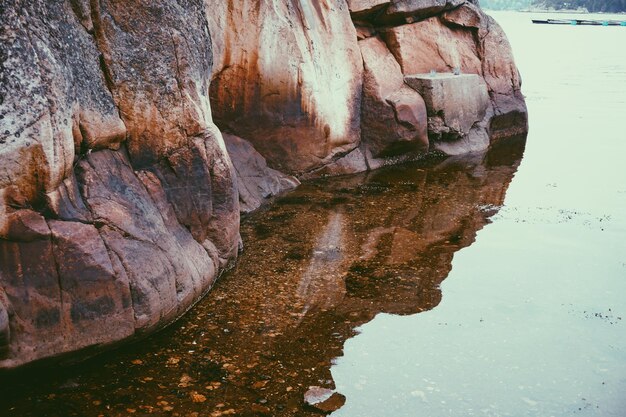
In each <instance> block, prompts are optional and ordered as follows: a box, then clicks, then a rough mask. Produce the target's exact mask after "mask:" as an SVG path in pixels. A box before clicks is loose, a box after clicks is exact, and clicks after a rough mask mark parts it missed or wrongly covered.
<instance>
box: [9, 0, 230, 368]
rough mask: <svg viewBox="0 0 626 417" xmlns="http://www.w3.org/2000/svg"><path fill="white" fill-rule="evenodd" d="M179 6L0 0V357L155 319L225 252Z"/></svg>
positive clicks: (119, 332)
mask: <svg viewBox="0 0 626 417" xmlns="http://www.w3.org/2000/svg"><path fill="white" fill-rule="evenodd" d="M183 3H184V4H183ZM183 3H180V2H176V1H165V2H160V3H159V4H150V5H148V4H147V3H142V2H137V1H131V2H125V3H120V2H115V1H101V2H90V3H89V2H86V1H76V2H69V1H62V0H55V1H51V2H40V1H37V2H22V1H18V2H14V3H13V4H11V5H7V7H3V8H1V9H0V13H1V15H0V17H1V19H0V23H1V25H2V29H3V32H2V35H1V36H2V46H1V48H2V50H1V52H2V56H3V66H2V72H1V74H0V75H1V81H2V82H1V83H0V93H1V97H2V100H1V101H0V115H1V116H2V117H0V124H1V125H2V126H1V127H2V129H1V130H2V132H1V133H0V142H1V143H0V145H1V146H0V238H1V239H0V295H2V297H0V351H1V352H2V353H1V355H2V356H0V368H12V367H16V366H19V365H21V364H24V363H28V362H31V361H34V360H38V359H42V358H47V357H54V356H58V355H61V354H64V353H67V352H72V351H77V350H81V349H83V348H87V347H94V346H98V347H102V346H106V345H109V344H111V343H115V342H117V341H119V340H123V339H125V338H128V337H131V336H133V335H134V334H137V333H144V332H148V331H151V330H154V329H156V328H159V327H162V326H163V325H165V324H167V323H169V322H171V321H172V320H174V319H175V318H177V317H178V316H180V315H181V314H182V313H184V312H185V311H186V310H187V309H188V308H189V307H190V306H191V305H192V304H193V303H195V302H196V301H197V300H198V299H199V298H200V297H201V296H202V295H203V294H204V293H205V292H206V291H207V290H208V289H209V288H210V287H211V285H212V283H213V282H214V280H215V279H216V277H217V275H218V274H219V272H220V271H221V270H222V269H223V268H225V267H226V266H227V264H228V263H229V262H231V261H232V260H233V259H234V257H235V256H236V254H237V251H238V248H239V240H240V239H239V231H238V226H239V205H238V200H237V191H236V183H235V178H234V170H233V167H232V164H231V163H230V160H229V158H228V154H227V152H226V148H225V145H224V143H223V140H222V137H221V134H220V132H219V131H218V130H217V128H216V126H215V125H214V124H213V122H212V119H211V112H210V107H209V99H208V90H209V82H210V74H211V43H210V37H209V33H208V29H207V22H206V16H205V14H204V4H203V3H202V2H201V1H200V0H198V1H194V0H189V1H185V2H183ZM4 57H6V58H7V59H6V60H5V59H4ZM120 142H123V143H122V144H121V145H120ZM107 148H109V149H107ZM7 321H8V324H7V323H6V322H7ZM9 330H10V331H9ZM96 350H97V349H92V350H91V351H92V352H94V351H96Z"/></svg>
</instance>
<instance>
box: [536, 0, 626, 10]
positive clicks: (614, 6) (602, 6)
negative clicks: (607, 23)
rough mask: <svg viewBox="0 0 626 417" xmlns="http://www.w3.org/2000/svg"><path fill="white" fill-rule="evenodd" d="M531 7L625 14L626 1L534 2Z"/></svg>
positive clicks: (541, 0)
mask: <svg viewBox="0 0 626 417" xmlns="http://www.w3.org/2000/svg"><path fill="white" fill-rule="evenodd" d="M533 6H545V7H547V8H554V9H578V8H585V9H587V10H589V11H590V12H608V13H616V12H626V0H567V1H563V0H535V1H533Z"/></svg>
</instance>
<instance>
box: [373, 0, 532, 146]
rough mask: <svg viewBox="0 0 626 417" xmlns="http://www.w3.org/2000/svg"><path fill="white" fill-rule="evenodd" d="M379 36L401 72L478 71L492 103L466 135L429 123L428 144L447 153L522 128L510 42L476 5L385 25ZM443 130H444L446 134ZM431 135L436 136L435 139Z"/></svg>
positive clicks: (521, 102)
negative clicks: (391, 25) (448, 131)
mask: <svg viewBox="0 0 626 417" xmlns="http://www.w3.org/2000/svg"><path fill="white" fill-rule="evenodd" d="M381 33H382V37H383V39H384V40H385V43H386V44H387V46H388V47H389V50H390V51H391V53H392V54H393V55H394V57H395V58H396V59H397V61H398V63H399V64H400V66H401V68H402V72H403V74H405V75H407V76H412V75H415V74H426V73H431V72H432V71H434V72H436V73H452V72H454V71H459V72H460V73H462V74H476V75H478V76H480V77H481V78H482V79H484V81H485V84H486V86H487V91H488V94H489V99H490V105H489V107H488V109H487V110H486V112H485V115H484V118H483V120H481V121H480V123H478V124H477V125H476V126H475V128H474V129H473V131H472V132H471V133H470V136H463V135H456V138H457V139H460V140H456V141H455V140H452V141H451V140H450V139H454V138H453V137H450V136H447V138H446V140H440V139H442V138H443V136H442V135H440V134H439V133H440V132H438V131H437V129H439V128H445V126H443V125H441V124H436V123H431V125H430V126H431V129H430V131H429V134H430V136H431V142H432V143H431V145H432V146H433V147H434V148H436V149H439V150H442V151H444V152H446V153H449V154H459V153H464V152H469V151H472V152H473V151H476V150H478V149H480V148H485V147H486V146H488V145H489V143H490V142H493V141H495V140H498V139H500V138H502V137H507V136H514V135H517V134H522V133H525V132H526V131H527V130H528V126H527V110H526V104H525V102H524V98H523V96H522V94H521V90H520V88H521V79H520V76H519V72H518V70H517V67H516V66H515V62H514V59H513V54H512V51H511V47H510V45H509V43H508V41H507V39H506V36H505V34H504V32H503V31H502V29H501V28H500V26H498V24H497V23H496V22H495V21H494V20H493V19H492V18H491V17H489V16H487V15H486V14H485V13H484V12H483V11H482V10H481V9H480V8H479V7H478V6H476V5H474V4H472V3H469V2H468V3H464V4H462V5H461V6H459V7H457V8H454V9H453V10H450V11H446V12H445V13H443V14H441V15H438V16H433V17H430V18H427V19H425V20H422V21H419V22H415V23H410V24H404V25H400V26H394V27H389V28H385V29H384V30H382V32H381ZM444 136H445V135H444ZM433 138H434V139H433Z"/></svg>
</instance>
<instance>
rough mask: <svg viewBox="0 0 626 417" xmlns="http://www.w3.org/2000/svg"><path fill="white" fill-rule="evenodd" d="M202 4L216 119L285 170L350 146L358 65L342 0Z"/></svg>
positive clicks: (356, 128)
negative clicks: (211, 57) (210, 38)
mask: <svg viewBox="0 0 626 417" xmlns="http://www.w3.org/2000/svg"><path fill="white" fill-rule="evenodd" d="M207 10H208V12H207V15H208V16H209V21H210V23H211V25H210V28H211V34H212V36H213V43H214V50H215V51H216V54H215V67H214V68H215V69H214V71H215V76H214V79H213V83H212V85H211V100H212V102H211V104H212V109H213V113H214V117H215V120H216V121H217V123H218V124H219V126H220V127H222V128H223V129H224V130H227V131H229V132H231V133H233V134H235V135H237V136H240V137H242V138H244V139H246V140H248V141H250V142H251V143H252V144H253V145H254V147H255V148H256V149H257V150H258V151H259V152H260V153H261V155H263V156H264V157H265V158H267V160H268V162H269V164H270V166H271V167H273V168H276V169H279V170H281V171H283V172H286V173H289V174H301V173H303V172H307V171H310V170H314V169H316V168H320V167H322V166H323V165H326V164H328V163H330V162H332V161H333V160H334V159H337V158H338V157H339V156H342V155H345V154H347V153H349V152H350V151H352V150H353V149H355V148H356V147H357V146H358V144H359V140H360V123H359V122H360V118H359V115H360V103H361V73H362V68H363V65H362V62H361V54H360V53H359V48H358V45H357V41H356V33H355V29H354V25H353V24H352V21H351V20H350V13H349V11H348V7H347V5H346V3H345V1H344V0H326V1H309V0H296V1H287V2H285V1H279V0H263V1H259V0H236V1H229V2H225V1H222V0H207ZM242 28H245V30H242Z"/></svg>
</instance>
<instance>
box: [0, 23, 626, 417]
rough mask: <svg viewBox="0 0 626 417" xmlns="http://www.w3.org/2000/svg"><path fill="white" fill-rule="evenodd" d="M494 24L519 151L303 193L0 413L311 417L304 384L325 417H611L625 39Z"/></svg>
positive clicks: (617, 326)
mask: <svg viewBox="0 0 626 417" xmlns="http://www.w3.org/2000/svg"><path fill="white" fill-rule="evenodd" d="M494 16H495V17H496V18H497V19H498V20H499V21H500V22H501V24H502V25H503V26H504V28H505V30H506V31H507V33H508V35H509V39H510V41H511V43H512V45H513V49H514V51H515V53H516V59H517V63H518V66H519V68H520V71H521V73H522V78H523V80H524V84H523V91H524V93H525V95H526V96H527V102H528V106H529V115H530V116H529V117H530V133H529V135H528V137H527V140H526V141H525V140H524V138H512V139H511V140H507V141H505V142H503V143H501V144H500V145H498V146H496V147H495V148H494V149H492V150H491V151H489V152H488V153H485V154H478V155H470V156H466V157H460V158H449V159H443V158H438V157H432V158H428V159H427V160H425V161H422V162H421V163H419V164H412V165H406V166H402V167H391V168H387V169H383V170H379V171H376V172H372V173H369V174H362V175H355V176H349V177H341V178H335V179H326V180H321V181H317V182H313V183H309V184H305V185H303V186H302V187H300V188H299V189H298V190H296V191H295V192H293V193H290V194H288V195H287V196H284V197H282V198H279V199H277V201H275V202H274V204H273V205H271V206H268V207H266V208H264V209H262V210H260V211H259V212H257V213H255V214H253V215H251V216H249V217H247V218H245V219H244V220H243V222H242V236H243V238H244V242H245V245H246V251H245V252H244V254H243V255H242V256H241V259H240V261H239V263H238V265H237V266H236V268H235V269H233V270H232V271H231V272H229V273H227V274H225V275H224V276H223V277H222V278H221V279H220V281H219V282H218V283H217V285H216V286H215V288H214V289H213V290H212V292H211V293H210V294H209V296H208V297H207V298H206V299H205V300H203V301H202V302H201V303H199V304H198V305H197V306H196V307H195V308H194V309H193V310H191V311H190V312H189V313H188V315H187V316H185V317H184V318H183V319H181V320H180V321H179V322H177V323H176V324H174V325H172V326H170V327H169V328H168V329H166V330H164V331H162V332H160V333H159V334H156V335H153V336H151V337H149V338H147V339H144V340H142V341H140V342H139V343H136V344H134V345H131V346H126V347H124V348H122V349H119V350H117V351H114V352H110V353H108V354H105V355H102V356H100V357H97V358H95V359H93V360H91V361H88V362H86V363H83V364H80V365H77V366H74V367H69V368H63V369H54V370H48V371H47V372H42V370H40V369H35V370H33V371H32V372H31V373H25V374H22V375H20V376H17V375H14V376H11V377H10V379H9V380H3V381H2V391H3V394H2V396H0V415H1V416H5V415H6V416H13V415H15V416H24V417H26V416H49V417H54V416H59V417H61V416H63V417H67V416H98V415H103V416H130V415H133V416H148V415H150V416H189V417H199V416H213V417H218V416H227V415H240V416H241V415H242V416H259V415H261V416H263V415H267V416H308V415H311V416H314V415H319V414H318V413H317V412H316V411H315V410H313V409H310V408H307V407H305V406H304V405H303V396H304V393H305V392H306V391H307V389H308V387H309V386H321V387H326V388H332V389H336V391H338V392H340V393H341V394H343V395H344V396H345V397H346V402H345V405H344V406H343V407H341V408H340V409H338V410H337V411H335V412H334V413H333V414H332V415H333V416H337V417H339V416H342V417H347V416H354V417H368V416H372V417H379V416H392V417H401V416H412V417H413V416H428V417H436V416H542V417H543V416H555V417H565V416H573V415H577V416H578V415H580V416H622V417H623V416H624V414H625V411H624V410H626V297H625V296H624V295H625V294H626V243H625V242H626V170H625V169H624V162H623V160H624V157H625V155H626V128H625V126H626V123H625V118H626V54H625V53H624V52H623V45H625V44H626V28H623V27H593V26H553V25H532V24H531V18H533V17H534V16H538V15H537V14H532V15H531V14H527V13H506V12H502V13H494ZM561 16H562V15H559V17H561ZM599 18H604V17H599ZM44 374H45V375H44Z"/></svg>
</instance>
